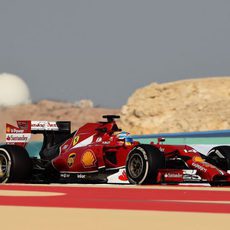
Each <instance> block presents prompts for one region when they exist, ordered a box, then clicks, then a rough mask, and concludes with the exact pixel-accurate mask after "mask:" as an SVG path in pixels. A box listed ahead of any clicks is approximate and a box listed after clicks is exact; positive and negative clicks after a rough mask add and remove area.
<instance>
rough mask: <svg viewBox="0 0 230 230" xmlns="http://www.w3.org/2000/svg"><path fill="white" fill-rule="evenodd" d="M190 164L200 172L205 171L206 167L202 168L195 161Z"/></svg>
mask: <svg viewBox="0 0 230 230" xmlns="http://www.w3.org/2000/svg"><path fill="white" fill-rule="evenodd" d="M192 166H193V167H194V168H196V169H198V170H200V171H202V172H207V169H206V168H204V167H203V166H201V165H199V164H197V163H195V162H193V163H192Z"/></svg>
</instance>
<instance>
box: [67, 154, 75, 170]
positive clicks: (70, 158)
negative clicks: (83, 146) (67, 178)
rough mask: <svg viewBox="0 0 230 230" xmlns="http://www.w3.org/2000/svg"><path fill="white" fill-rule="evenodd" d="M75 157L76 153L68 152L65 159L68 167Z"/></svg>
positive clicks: (71, 164)
mask: <svg viewBox="0 0 230 230" xmlns="http://www.w3.org/2000/svg"><path fill="white" fill-rule="evenodd" d="M75 157H76V153H70V154H69V156H68V159H67V165H68V166H69V168H71V167H72V166H73V163H74V159H75Z"/></svg>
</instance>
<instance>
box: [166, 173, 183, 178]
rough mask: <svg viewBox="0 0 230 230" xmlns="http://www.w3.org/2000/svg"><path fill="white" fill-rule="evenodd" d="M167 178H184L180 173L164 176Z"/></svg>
mask: <svg viewBox="0 0 230 230" xmlns="http://www.w3.org/2000/svg"><path fill="white" fill-rule="evenodd" d="M164 176H165V177H166V178H167V177H169V178H182V177H183V175H182V174H180V173H166V174H165V175H164Z"/></svg>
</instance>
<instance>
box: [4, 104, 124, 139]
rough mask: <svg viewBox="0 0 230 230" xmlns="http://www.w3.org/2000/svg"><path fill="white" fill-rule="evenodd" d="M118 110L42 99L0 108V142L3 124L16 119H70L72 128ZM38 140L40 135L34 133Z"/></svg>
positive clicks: (100, 118) (116, 112) (14, 121)
mask: <svg viewBox="0 0 230 230" xmlns="http://www.w3.org/2000/svg"><path fill="white" fill-rule="evenodd" d="M119 112H120V110H117V109H105V108H91V107H87V108H79V107H78V106H76V105H75V104H72V103H67V102H57V101H48V100H43V101H40V102H38V103H36V104H28V105H19V106H14V107H9V108H0V142H4V141H5V124H6V123H10V124H12V125H16V120H35V121H36V120H38V121H39V120H41V121H44V120H47V121H71V126H72V130H76V129H78V128H79V127H80V126H81V125H84V124H85V123H87V122H96V121H99V120H102V117H101V116H102V115H104V114H118V113H119ZM33 137H34V139H32V140H39V139H41V138H42V135H34V136H33Z"/></svg>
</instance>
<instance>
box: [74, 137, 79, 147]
mask: <svg viewBox="0 0 230 230" xmlns="http://www.w3.org/2000/svg"><path fill="white" fill-rule="evenodd" d="M79 138H80V137H79V136H76V137H74V139H73V146H75V145H76V144H77V143H78V141H79Z"/></svg>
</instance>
